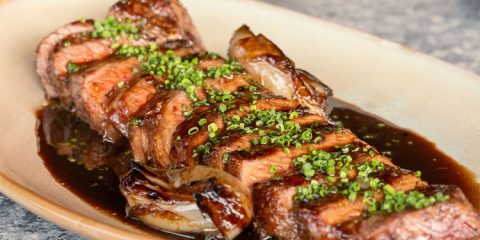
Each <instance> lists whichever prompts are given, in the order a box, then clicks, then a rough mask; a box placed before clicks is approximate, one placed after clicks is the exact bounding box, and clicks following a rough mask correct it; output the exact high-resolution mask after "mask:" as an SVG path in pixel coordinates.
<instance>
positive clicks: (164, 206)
mask: <svg viewBox="0 0 480 240" xmlns="http://www.w3.org/2000/svg"><path fill="white" fill-rule="evenodd" d="M120 180H121V181H120V191H121V193H122V194H123V195H124V196H125V198H126V199H127V203H128V207H127V212H128V214H129V215H130V216H131V217H134V218H137V219H139V220H141V221H142V222H144V223H145V224H147V225H149V226H151V227H154V228H157V229H162V230H166V231H172V232H178V233H202V232H203V233H205V234H217V233H218V231H217V228H216V227H215V225H214V224H213V222H212V220H211V218H210V217H208V216H205V215H204V214H203V213H202V211H200V209H199V207H198V206H197V204H196V202H195V200H194V198H193V193H192V192H188V191H177V190H174V189H173V188H172V186H171V185H170V184H169V183H168V182H167V181H165V179H162V178H160V177H157V176H156V175H154V174H151V173H149V172H148V171H146V170H145V169H142V167H140V166H138V165H136V164H133V163H132V164H130V168H129V169H128V171H127V172H125V173H124V174H123V175H122V177H121V179H120Z"/></svg>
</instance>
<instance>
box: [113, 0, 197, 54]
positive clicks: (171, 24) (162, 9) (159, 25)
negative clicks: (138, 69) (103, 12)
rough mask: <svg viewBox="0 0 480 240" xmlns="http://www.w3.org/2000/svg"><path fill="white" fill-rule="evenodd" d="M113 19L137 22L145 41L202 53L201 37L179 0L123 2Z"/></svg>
mask: <svg viewBox="0 0 480 240" xmlns="http://www.w3.org/2000/svg"><path fill="white" fill-rule="evenodd" d="M108 15H110V16H115V18H117V19H119V20H120V21H124V22H133V23H135V24H136V25H137V26H138V27H139V30H140V32H141V33H142V35H143V37H142V38H144V39H147V40H148V41H151V42H156V43H157V44H159V45H160V46H161V47H162V48H163V49H175V48H180V47H185V48H191V49H193V50H194V51H196V52H198V51H202V50H203V44H202V41H201V39H200V36H199V34H198V32H197V30H196V28H195V26H194V25H193V23H192V20H191V19H190V16H189V15H188V13H187V10H185V8H183V6H182V5H181V4H180V2H179V1H178V0H150V1H142V0H130V1H119V2H117V3H116V4H115V5H113V7H112V8H111V9H110V12H109V13H108Z"/></svg>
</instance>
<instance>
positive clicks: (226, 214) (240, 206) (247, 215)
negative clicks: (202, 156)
mask: <svg viewBox="0 0 480 240" xmlns="http://www.w3.org/2000/svg"><path fill="white" fill-rule="evenodd" d="M167 176H168V177H169V179H170V181H171V182H172V184H173V186H174V187H177V188H178V187H181V186H183V185H187V184H192V183H197V184H198V183H199V182H200V183H201V185H202V186H203V188H202V189H203V190H202V191H199V192H196V193H195V200H196V202H197V205H198V206H199V207H200V209H201V210H202V212H203V213H204V214H206V215H208V216H209V217H210V219H211V220H212V221H213V223H214V224H215V226H216V227H217V229H218V230H219V232H220V233H222V235H223V237H224V238H226V239H234V238H235V237H236V236H238V235H239V234H240V233H241V232H242V231H243V229H245V228H246V227H247V226H248V225H249V224H250V223H251V221H252V217H253V207H252V201H251V197H250V191H249V189H248V188H247V187H246V186H244V185H243V184H242V183H241V182H240V181H239V180H238V179H237V178H235V177H234V176H232V175H230V174H229V173H227V172H225V171H223V170H221V169H217V168H211V167H206V166H201V165H196V166H194V167H192V168H188V169H185V170H170V171H168V172H167Z"/></svg>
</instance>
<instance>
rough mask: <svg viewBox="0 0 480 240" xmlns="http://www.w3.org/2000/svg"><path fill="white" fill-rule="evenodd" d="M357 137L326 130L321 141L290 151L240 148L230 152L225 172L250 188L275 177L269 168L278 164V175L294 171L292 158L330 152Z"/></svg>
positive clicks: (344, 132)
mask: <svg viewBox="0 0 480 240" xmlns="http://www.w3.org/2000/svg"><path fill="white" fill-rule="evenodd" d="M355 140H356V136H355V135H354V134H353V133H351V132H350V131H349V130H344V131H340V132H331V133H326V134H325V135H324V136H323V140H322V141H320V142H319V143H307V144H303V145H302V146H301V147H300V148H297V147H295V146H292V147H289V148H288V152H286V151H285V150H284V148H282V147H260V148H258V149H255V148H253V149H251V150H249V151H237V152H233V153H232V154H230V159H229V161H228V162H227V163H226V164H225V171H227V172H229V173H231V174H232V175H234V176H235V177H237V178H238V179H240V181H241V182H242V183H243V184H244V185H245V186H247V187H251V186H252V185H253V184H254V183H257V182H261V181H265V180H268V179H270V178H272V177H274V176H273V175H272V173H270V168H271V167H272V166H275V168H276V173H275V174H276V175H278V176H282V175H285V174H289V173H293V171H294V166H293V159H294V158H295V157H299V156H301V155H303V154H307V153H308V152H309V151H310V149H316V150H325V151H329V150H331V149H333V148H334V147H335V146H342V145H346V144H350V143H352V142H353V141H355Z"/></svg>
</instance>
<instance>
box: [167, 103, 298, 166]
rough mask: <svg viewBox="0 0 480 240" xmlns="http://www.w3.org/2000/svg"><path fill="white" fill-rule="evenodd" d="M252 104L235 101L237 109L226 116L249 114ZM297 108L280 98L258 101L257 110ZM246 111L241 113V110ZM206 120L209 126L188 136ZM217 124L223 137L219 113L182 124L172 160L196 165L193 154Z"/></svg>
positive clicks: (211, 113)
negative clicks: (212, 126) (209, 128)
mask: <svg viewBox="0 0 480 240" xmlns="http://www.w3.org/2000/svg"><path fill="white" fill-rule="evenodd" d="M250 102H251V100H250V99H249V98H241V99H238V100H237V101H234V102H232V103H229V104H232V105H235V108H233V109H230V110H228V111H226V112H225V116H227V117H228V116H232V115H234V114H236V115H238V116H243V115H245V114H248V113H249V111H250ZM296 107H297V104H296V103H293V102H291V101H289V100H287V99H285V98H279V97H269V98H262V99H259V100H257V102H256V108H257V109H258V110H268V109H274V110H277V111H282V110H292V109H295V108H296ZM241 108H242V109H244V110H243V111H240V109H241ZM202 118H205V119H206V120H207V124H205V125H204V126H200V127H199V131H198V132H197V133H195V134H188V132H189V130H190V129H191V128H192V127H198V122H199V120H200V119H202ZM212 123H215V124H216V126H217V128H218V129H217V135H218V137H221V136H222V134H223V133H224V130H225V122H224V117H223V116H221V115H219V113H218V112H217V111H208V112H205V113H204V114H197V115H195V116H194V117H192V118H190V119H189V120H188V121H185V122H184V123H182V125H181V126H179V129H178V130H177V131H176V133H175V138H177V136H180V139H175V142H174V144H173V146H172V151H171V158H172V159H179V160H180V161H183V162H186V163H189V164H195V163H196V160H195V159H194V157H193V154H194V152H195V150H196V148H197V147H199V146H200V145H202V144H205V143H206V142H207V141H208V139H209V136H208V125H209V124H212Z"/></svg>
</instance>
